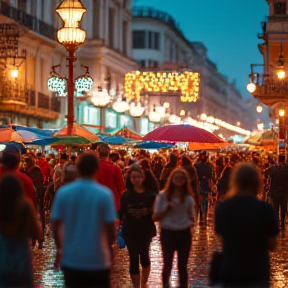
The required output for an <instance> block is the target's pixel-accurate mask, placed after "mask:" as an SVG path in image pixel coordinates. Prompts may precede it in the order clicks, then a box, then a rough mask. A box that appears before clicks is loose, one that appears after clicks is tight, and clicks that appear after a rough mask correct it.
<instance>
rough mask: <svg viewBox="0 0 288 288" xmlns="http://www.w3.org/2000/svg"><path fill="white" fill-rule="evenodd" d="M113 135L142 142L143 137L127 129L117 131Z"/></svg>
mask: <svg viewBox="0 0 288 288" xmlns="http://www.w3.org/2000/svg"><path fill="white" fill-rule="evenodd" d="M114 135H120V136H122V137H124V138H127V139H134V140H142V139H143V137H142V136H140V135H139V134H137V133H136V132H134V131H132V130H130V129H129V128H127V127H124V128H122V129H121V130H119V131H117V132H116V133H115V134H114Z"/></svg>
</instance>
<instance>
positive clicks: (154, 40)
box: [148, 31, 160, 50]
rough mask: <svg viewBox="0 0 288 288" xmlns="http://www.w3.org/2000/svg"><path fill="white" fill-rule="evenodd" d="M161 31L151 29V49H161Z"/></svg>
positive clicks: (149, 38)
mask: <svg viewBox="0 0 288 288" xmlns="http://www.w3.org/2000/svg"><path fill="white" fill-rule="evenodd" d="M159 35H160V34H159V33H158V32H151V31H149V37H148V40H149V47H148V48H149V49H155V50H159V38H160V37H159Z"/></svg>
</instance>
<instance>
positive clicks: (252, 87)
mask: <svg viewBox="0 0 288 288" xmlns="http://www.w3.org/2000/svg"><path fill="white" fill-rule="evenodd" d="M247 90H248V92H250V93H254V92H255V91H256V84H255V83H253V82H251V81H250V82H249V83H248V84H247Z"/></svg>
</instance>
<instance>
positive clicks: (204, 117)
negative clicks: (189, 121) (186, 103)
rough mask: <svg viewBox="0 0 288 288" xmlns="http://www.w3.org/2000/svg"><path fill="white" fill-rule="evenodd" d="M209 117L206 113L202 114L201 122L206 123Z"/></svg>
mask: <svg viewBox="0 0 288 288" xmlns="http://www.w3.org/2000/svg"><path fill="white" fill-rule="evenodd" d="M207 117H208V116H207V115H206V114H205V113H202V114H201V115H200V119H201V121H206V120H207Z"/></svg>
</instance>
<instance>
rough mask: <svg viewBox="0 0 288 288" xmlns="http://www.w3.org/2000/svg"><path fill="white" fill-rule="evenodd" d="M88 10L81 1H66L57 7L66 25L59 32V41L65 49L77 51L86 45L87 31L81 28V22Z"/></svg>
mask: <svg viewBox="0 0 288 288" xmlns="http://www.w3.org/2000/svg"><path fill="white" fill-rule="evenodd" d="M86 10H87V9H86V8H85V7H84V5H83V4H82V3H81V2H80V1H79V0H64V1H62V3H61V4H60V5H59V6H58V7H57V9H56V12H57V13H58V14H59V16H60V18H61V19H62V21H63V23H64V27H63V28H61V29H59V30H58V31H57V40H58V42H59V43H60V44H61V45H63V46H64V47H65V48H67V49H69V48H70V47H73V48H74V49H76V48H77V47H78V46H80V45H82V44H83V43H84V41H85V38H86V31H85V30H82V29H81V28H80V22H81V20H82V17H83V15H84V13H85V12H86Z"/></svg>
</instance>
